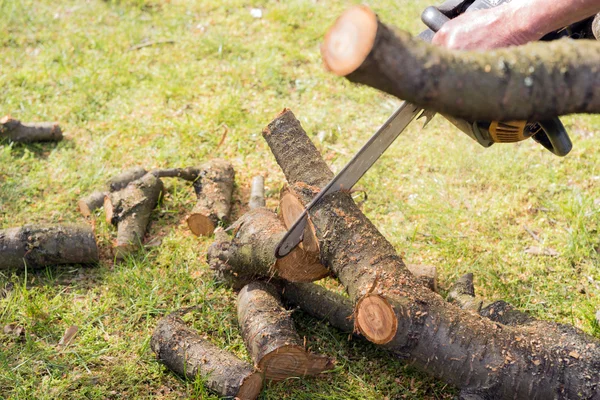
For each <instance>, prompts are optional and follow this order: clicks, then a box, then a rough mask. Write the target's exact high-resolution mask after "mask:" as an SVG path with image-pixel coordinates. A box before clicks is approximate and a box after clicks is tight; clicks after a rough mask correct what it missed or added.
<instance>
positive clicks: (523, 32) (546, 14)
mask: <svg viewBox="0 0 600 400" xmlns="http://www.w3.org/2000/svg"><path fill="white" fill-rule="evenodd" d="M599 11H600V0H513V1H512V2H510V3H504V4H501V5H499V6H497V7H494V8H490V9H485V10H477V11H472V12H469V13H466V14H462V15H460V16H458V17H456V18H454V19H452V20H451V21H449V22H447V23H446V24H444V26H443V27H442V29H440V30H439V32H437V33H436V35H435V36H434V37H433V40H432V43H434V44H437V45H440V46H444V47H447V48H450V49H455V50H491V49H495V48H498V47H509V46H519V45H522V44H525V43H528V42H531V41H534V40H538V39H540V38H541V37H542V36H544V35H545V34H546V33H548V32H552V31H554V30H557V29H560V28H562V27H564V26H567V25H570V24H572V23H574V22H577V21H581V20H582V19H585V18H587V17H590V16H592V15H594V14H596V13H598V12H599Z"/></svg>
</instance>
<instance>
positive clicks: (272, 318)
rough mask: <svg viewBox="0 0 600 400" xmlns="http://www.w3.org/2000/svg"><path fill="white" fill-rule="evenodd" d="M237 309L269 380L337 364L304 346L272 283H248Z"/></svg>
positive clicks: (247, 341)
mask: <svg viewBox="0 0 600 400" xmlns="http://www.w3.org/2000/svg"><path fill="white" fill-rule="evenodd" d="M237 310H238V323H239V324H240V331H241V333H242V337H243V338H244V343H245V344H246V348H247V349H248V352H249V353H250V356H251V357H252V360H253V361H254V365H255V366H256V367H257V368H258V369H259V370H261V371H262V372H263V373H264V376H265V379H267V380H272V381H281V380H284V379H287V378H290V377H301V376H307V375H309V376H312V375H318V374H320V373H321V372H323V371H325V370H328V369H331V368H332V367H333V362H332V361H331V360H330V359H329V358H327V357H325V356H319V355H315V354H312V353H308V352H307V351H306V350H305V349H304V345H303V342H302V340H301V339H300V336H298V333H297V332H296V328H295V327H294V323H293V321H292V318H291V316H290V313H289V312H288V311H287V310H286V309H285V308H284V307H283V305H282V304H281V299H280V297H279V294H278V293H277V291H276V289H275V288H274V287H273V286H271V285H270V284H268V283H265V282H252V283H250V284H248V285H246V286H244V288H243V289H242V290H241V291H240V293H239V295H238V308H237Z"/></svg>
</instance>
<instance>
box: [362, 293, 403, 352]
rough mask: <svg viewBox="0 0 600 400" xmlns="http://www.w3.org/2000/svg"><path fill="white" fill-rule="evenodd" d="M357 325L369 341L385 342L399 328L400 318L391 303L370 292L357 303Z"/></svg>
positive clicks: (391, 337) (389, 339)
mask: <svg viewBox="0 0 600 400" xmlns="http://www.w3.org/2000/svg"><path fill="white" fill-rule="evenodd" d="M355 318H356V327H357V328H358V329H359V331H360V333H362V334H363V336H364V337H366V338H367V339H368V340H369V341H371V342H373V343H376V344H385V343H388V342H389V341H391V340H392V339H393V338H394V336H395V335H396V330H397V329H398V320H397V318H396V315H395V314H394V309H393V308H392V306H391V305H390V303H389V302H388V301H387V300H386V299H384V298H383V297H381V296H379V295H377V294H368V295H366V296H364V297H362V298H361V299H360V300H359V301H358V303H356V315H355Z"/></svg>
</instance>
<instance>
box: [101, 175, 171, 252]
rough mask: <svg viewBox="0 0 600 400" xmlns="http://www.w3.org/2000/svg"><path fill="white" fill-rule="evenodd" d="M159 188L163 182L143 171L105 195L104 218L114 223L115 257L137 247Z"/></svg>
mask: <svg viewBox="0 0 600 400" xmlns="http://www.w3.org/2000/svg"><path fill="white" fill-rule="evenodd" d="M162 191H163V183H162V181H161V180H160V179H158V178H156V177H155V176H154V175H152V174H146V175H144V176H143V177H141V178H140V179H137V180H135V181H133V182H130V183H129V184H128V185H127V186H126V187H125V188H123V189H121V190H119V191H118V192H114V193H111V194H109V195H108V196H106V197H105V198H104V211H105V213H106V221H107V222H109V223H111V224H113V225H116V226H117V241H116V244H115V257H116V258H117V259H123V258H125V257H126V256H127V255H129V254H131V253H132V252H134V251H136V250H137V249H139V247H140V245H141V243H142V240H143V239H144V235H145V234H146V228H147V227H148V223H149V222H150V214H151V213H152V210H154V208H155V207H156V204H157V203H158V199H159V197H160V195H161V193H162Z"/></svg>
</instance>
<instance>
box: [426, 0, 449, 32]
mask: <svg viewBox="0 0 600 400" xmlns="http://www.w3.org/2000/svg"><path fill="white" fill-rule="evenodd" d="M421 21H423V23H424V24H425V25H426V26H427V27H428V28H429V29H431V30H432V31H434V32H437V31H439V30H440V29H442V26H443V25H444V24H445V23H446V22H448V21H450V18H448V17H446V16H445V15H444V14H442V12H441V11H440V10H438V9H437V8H436V7H433V6H429V7H427V8H426V9H425V10H423V13H422V14H421Z"/></svg>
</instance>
